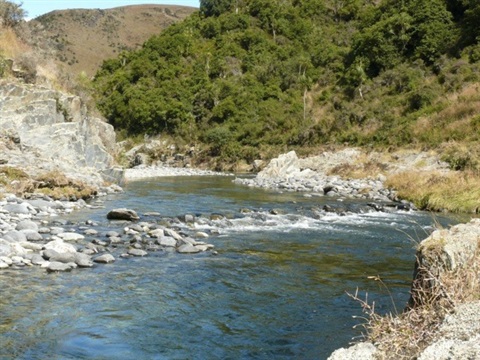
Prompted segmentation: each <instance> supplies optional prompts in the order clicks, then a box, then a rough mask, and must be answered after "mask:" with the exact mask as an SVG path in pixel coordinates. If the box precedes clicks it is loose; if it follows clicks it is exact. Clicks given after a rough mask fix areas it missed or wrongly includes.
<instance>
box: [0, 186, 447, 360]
mask: <svg viewBox="0 0 480 360" xmlns="http://www.w3.org/2000/svg"><path fill="white" fill-rule="evenodd" d="M231 180H232V178H230V177H189V178H183V177H177V178H158V179H152V180H148V181H138V182H132V183H130V184H129V185H128V186H127V187H126V192H125V193H124V194H121V195H116V196H112V197H110V199H109V200H108V201H106V202H105V208H103V209H102V208H101V209H94V210H88V211H82V212H77V213H75V214H73V215H71V216H70V217H69V219H70V220H71V221H74V222H80V221H85V220H87V219H93V220H96V221H99V222H100V224H101V229H102V230H105V231H106V230H111V229H112V228H113V229H115V228H116V227H117V228H118V226H119V225H118V224H113V223H109V222H108V221H107V220H106V217H105V215H106V212H107V210H108V209H110V208H115V207H128V208H132V209H134V210H136V211H137V212H138V213H139V214H144V213H146V212H152V211H155V212H159V213H161V214H162V215H164V216H171V217H176V216H180V215H183V214H195V215H196V216H197V219H198V220H197V223H196V228H197V229H198V230H202V231H206V232H210V231H215V232H218V233H219V235H215V236H211V237H210V238H209V239H208V242H210V243H212V244H214V245H215V250H216V251H217V254H214V253H213V252H206V253H202V254H197V255H181V254H177V253H171V252H155V253H150V254H149V256H148V257H146V258H129V259H121V258H117V261H116V262H115V263H113V264H109V265H98V266H95V267H94V268H93V269H85V270H82V269H77V270H75V271H73V272H71V273H59V274H47V273H46V272H45V271H44V270H43V269H38V268H34V269H24V270H7V271H3V272H0V288H1V296H0V310H1V312H0V358H1V359H137V360H140V359H326V358H327V357H328V355H329V354H330V353H331V352H332V351H333V350H334V349H336V348H338V347H344V346H347V345H348V344H349V342H351V341H352V338H355V337H358V336H360V335H361V333H360V331H361V327H358V328H357V329H353V326H354V325H356V324H361V322H362V320H360V319H354V318H353V316H361V315H362V312H361V306H360V304H359V303H358V302H356V301H354V300H352V299H351V298H350V297H349V296H348V295H347V292H349V293H354V292H355V291H356V289H357V288H358V289H359V291H360V294H361V296H363V297H364V296H365V295H366V294H367V293H368V299H369V301H375V302H376V308H377V309H378V311H379V312H387V311H395V308H396V309H397V311H401V310H402V308H403V306H404V305H405V302H406V301H407V300H408V290H409V286H410V280H411V276H412V269H413V261H414V246H415V244H416V242H417V241H419V240H421V239H423V238H424V237H426V234H427V233H428V231H429V229H430V228H431V226H432V225H433V224H434V223H435V222H440V223H443V224H447V223H455V222H456V220H455V219H448V218H438V217H437V218H433V217H432V215H431V214H427V213H422V212H415V213H412V212H410V213H407V212H396V213H376V212H375V213H365V214H347V215H345V216H340V215H336V214H325V213H323V212H322V211H320V209H321V208H322V207H323V206H324V205H325V204H332V205H338V204H339V202H338V200H336V199H334V198H326V197H325V198H321V197H312V198H307V197H305V196H304V195H303V194H300V193H284V194H280V193H277V192H273V191H265V190H259V189H250V188H247V187H243V186H238V185H234V184H232V181H231ZM359 204H360V203H359V202H357V203H354V202H352V203H349V202H344V203H342V205H345V206H353V207H355V206H357V205H359ZM360 205H361V204H360ZM240 209H249V210H251V211H252V212H250V213H247V214H241V213H240ZM272 209H275V210H276V211H275V212H276V213H277V215H272V214H271V211H270V210H272ZM213 213H215V214H223V215H225V216H226V218H227V219H225V220H219V221H215V222H212V221H209V220H207V219H208V217H209V216H210V215H211V214H213ZM149 220H151V219H149ZM376 275H379V276H380V277H381V278H382V280H383V283H384V284H385V286H383V285H382V283H380V282H378V281H374V280H372V279H369V278H368V277H370V276H376Z"/></svg>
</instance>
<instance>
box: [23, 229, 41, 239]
mask: <svg viewBox="0 0 480 360" xmlns="http://www.w3.org/2000/svg"><path fill="white" fill-rule="evenodd" d="M21 232H22V233H23V234H25V237H26V238H27V241H42V240H43V236H42V235H40V233H39V232H38V231H37V230H32V229H23V230H21Z"/></svg>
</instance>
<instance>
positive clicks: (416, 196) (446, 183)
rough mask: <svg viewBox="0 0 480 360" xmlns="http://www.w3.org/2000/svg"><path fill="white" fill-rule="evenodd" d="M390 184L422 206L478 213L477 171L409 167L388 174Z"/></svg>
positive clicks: (479, 181) (387, 183)
mask: <svg viewBox="0 0 480 360" xmlns="http://www.w3.org/2000/svg"><path fill="white" fill-rule="evenodd" d="M385 185H386V186H388V187H391V188H393V189H395V190H396V191H397V195H398V197H399V198H401V199H406V200H408V201H411V202H413V203H414V204H415V205H416V206H417V207H418V208H419V209H422V210H430V211H449V212H457V213H459V212H462V213H478V211H479V209H480V176H479V174H478V173H477V172H473V171H461V172H460V171H451V172H448V173H446V172H440V171H406V172H401V173H396V174H391V175H389V176H388V177H387V181H386V183H385Z"/></svg>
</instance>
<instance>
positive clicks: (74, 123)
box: [0, 81, 122, 185]
mask: <svg viewBox="0 0 480 360" xmlns="http://www.w3.org/2000/svg"><path fill="white" fill-rule="evenodd" d="M115 147H116V145H115V133H114V130H113V127H112V126H111V125H109V124H107V123H106V122H104V121H102V120H101V119H98V118H94V117H91V116H89V115H88V114H87V112H86V109H85V107H84V106H83V105H82V102H81V100H80V98H79V97H77V96H73V95H68V94H65V93H62V92H59V91H56V90H52V89H49V88H45V87H40V86H36V85H29V84H24V83H20V82H6V81H3V82H0V153H1V160H2V163H3V164H4V165H8V166H11V167H17V168H21V169H23V170H24V171H25V172H27V173H28V174H29V175H32V176H34V175H38V174H40V173H45V172H49V171H60V172H62V173H64V174H65V175H67V176H68V177H69V178H72V179H78V180H81V181H83V182H86V183H89V184H92V185H98V184H100V183H102V182H103V181H104V180H108V181H111V182H118V181H119V180H120V179H121V177H122V172H121V171H120V170H116V169H115V163H114V159H113V156H112V155H113V154H114V153H115Z"/></svg>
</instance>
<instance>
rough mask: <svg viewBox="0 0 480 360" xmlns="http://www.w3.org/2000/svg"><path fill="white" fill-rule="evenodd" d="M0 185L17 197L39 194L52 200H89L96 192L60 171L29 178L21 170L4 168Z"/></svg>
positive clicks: (1, 171)
mask: <svg viewBox="0 0 480 360" xmlns="http://www.w3.org/2000/svg"><path fill="white" fill-rule="evenodd" d="M0 185H2V186H3V187H4V188H5V190H6V191H7V192H12V193H15V194H16V195H18V196H28V194H32V193H41V194H44V195H47V196H50V197H51V198H53V199H56V200H58V199H69V200H76V199H89V198H91V197H92V196H94V195H96V193H97V190H96V189H95V188H94V187H92V186H89V185H88V184H85V183H83V182H82V181H79V180H72V179H70V178H68V177H67V176H65V175H64V174H63V173H61V172H60V171H50V172H47V173H44V174H41V175H39V176H36V177H31V176H30V175H28V174H27V173H26V172H24V171H23V170H21V169H18V168H15V167H10V166H5V167H1V168H0Z"/></svg>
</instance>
